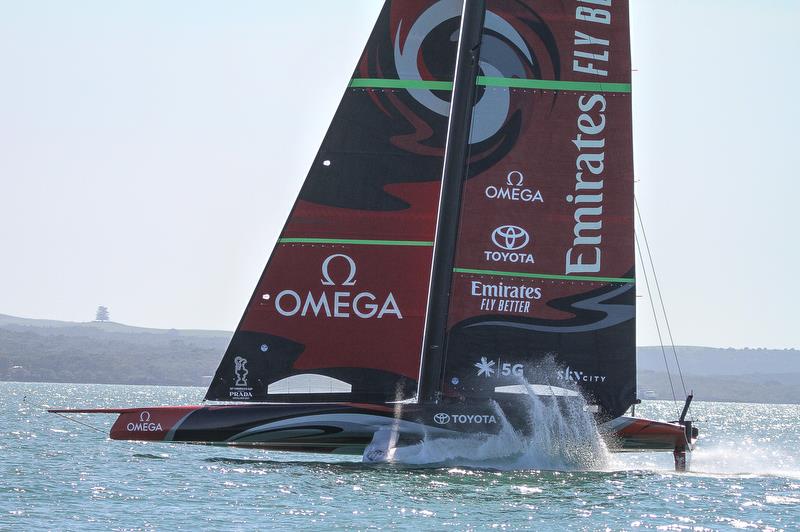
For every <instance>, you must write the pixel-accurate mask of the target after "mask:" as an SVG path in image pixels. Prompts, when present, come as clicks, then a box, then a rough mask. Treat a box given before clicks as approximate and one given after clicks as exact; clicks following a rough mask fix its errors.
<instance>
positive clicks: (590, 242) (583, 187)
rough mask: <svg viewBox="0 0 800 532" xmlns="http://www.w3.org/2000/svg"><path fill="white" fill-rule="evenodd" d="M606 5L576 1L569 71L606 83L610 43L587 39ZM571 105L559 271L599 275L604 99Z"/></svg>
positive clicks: (607, 0)
mask: <svg viewBox="0 0 800 532" xmlns="http://www.w3.org/2000/svg"><path fill="white" fill-rule="evenodd" d="M611 2H612V0H581V1H580V2H577V4H578V5H577V7H576V9H575V19H576V23H577V24H578V26H579V27H580V28H581V29H585V30H586V31H579V30H577V29H576V30H575V41H574V44H575V49H574V50H573V62H572V70H573V71H574V72H577V73H582V74H589V75H592V76H598V77H602V78H606V77H607V76H608V70H607V69H606V68H602V67H603V66H605V65H603V63H608V61H609V49H610V47H611V43H610V41H609V40H608V39H602V38H598V37H595V36H592V34H591V33H589V32H590V31H591V27H595V28H596V27H598V26H601V27H602V26H608V25H610V24H611V12H610V11H609V10H607V9H603V8H602V7H596V6H606V7H608V6H611ZM577 105H578V109H579V111H580V113H581V114H580V115H579V116H578V119H577V125H578V133H577V135H576V136H575V138H574V139H572V143H573V144H575V146H576V147H577V149H578V157H577V159H576V160H575V168H576V169H577V172H576V173H575V193H574V194H569V195H567V197H566V200H567V202H569V203H571V204H573V205H575V214H574V219H575V225H574V228H573V235H574V240H573V241H572V247H570V248H569V249H568V250H567V251H566V254H565V261H564V262H565V264H564V272H565V273H566V274H571V273H597V272H599V271H600V266H601V260H602V250H601V248H600V245H601V244H602V240H603V237H602V230H603V219H602V215H603V171H604V170H605V146H606V139H605V137H604V136H603V132H604V130H605V128H606V115H605V111H606V98H605V96H603V95H602V94H594V95H592V96H579V97H578V98H577Z"/></svg>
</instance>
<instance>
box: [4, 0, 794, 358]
mask: <svg viewBox="0 0 800 532" xmlns="http://www.w3.org/2000/svg"><path fill="white" fill-rule="evenodd" d="M381 4H382V2H381V1H380V0H346V1H337V2H332V1H330V0H296V1H294V2H283V1H280V2H279V1H277V0H273V1H264V0H258V1H235V2H222V1H216V2H210V1H198V0H185V1H177V0H175V1H164V0H158V1H144V0H136V1H115V2H109V1H107V0H94V1H89V0H71V1H68V2H66V1H63V0H52V1H42V0H25V1H19V0H0V76H2V77H0V80H2V82H0V183H1V184H2V192H1V193H0V245H2V255H0V313H5V314H14V315H20V316H27V317H35V318H52V319H63V320H75V321H88V320H91V319H92V318H93V317H94V310H95V308H96V307H97V305H100V304H102V305H106V306H108V307H109V308H110V310H111V316H112V319H113V320H115V321H120V322H124V323H128V324H134V325H142V326H152V327H176V328H214V329H228V330H231V329H233V328H234V327H235V326H236V323H237V322H238V320H239V317H240V316H241V313H242V310H243V309H244V305H245V303H246V300H247V298H248V297H249V296H250V294H251V292H252V290H253V287H254V285H255V282H256V280H257V278H258V276H259V274H260V273H261V270H262V268H263V265H264V263H265V261H266V259H267V257H268V256H269V253H270V251H271V249H272V246H273V244H274V242H275V239H276V238H277V236H278V233H279V231H280V229H281V227H282V225H283V222H284V219H285V217H286V215H287V214H288V211H289V208H290V206H291V204H292V202H293V200H294V198H295V196H296V194H297V192H298V190H299V188H300V185H301V182H302V179H303V178H304V177H305V173H306V170H307V169H308V167H309V166H310V163H311V160H312V158H313V157H314V155H315V153H316V150H317V147H318V145H319V143H320V141H321V139H322V137H323V135H324V132H325V129H326V128H327V125H328V122H329V121H330V118H331V117H332V115H333V112H334V110H335V108H336V105H337V104H338V101H339V98H340V97H341V94H342V92H343V90H344V88H345V86H346V84H347V81H348V79H349V76H350V74H351V73H352V70H353V68H354V66H355V63H356V61H357V59H358V56H359V54H360V52H361V49H362V48H363V46H364V43H365V41H366V38H367V36H368V34H369V32H370V30H371V28H372V24H373V22H374V19H375V18H376V16H377V14H378V11H379V9H380V6H381ZM798 23H800V2H797V1H795V0H785V1H777V0H772V1H769V2H765V1H762V0H750V1H744V0H739V1H737V0H716V1H711V0H691V1H690V0H670V1H669V2H655V1H651V0H632V1H631V26H632V39H633V65H634V68H635V69H636V72H634V77H633V79H634V134H635V161H636V174H637V179H639V183H638V184H637V194H638V197H639V201H640V205H641V207H642V209H643V214H644V216H645V222H646V224H647V228H648V236H649V239H650V244H651V247H652V249H653V253H654V259H655V262H656V266H657V268H658V272H659V279H660V281H661V287H662V289H663V292H664V296H665V299H666V303H667V307H668V310H669V311H670V313H669V316H670V321H671V325H672V329H673V332H674V333H675V337H676V341H677V342H678V343H681V344H695V345H711V346H765V347H781V348H782V347H800V326H799V325H798V318H797V316H798V314H797V309H796V304H797V301H798V300H799V299H800V289H798V284H797V283H798V281H797V280H796V278H797V276H798V270H800V243H798V229H800V224H798V222H797V219H798V217H800V213H799V212H798V211H799V210H800V208H799V207H800V205H798V203H797V202H798V201H799V200H800V184H798V180H800V172H798V170H797V163H796V162H795V159H797V158H798V151H800V148H798V142H800V135H798V128H800V111H798V109H799V108H800V104H798V101H800V97H798V96H797V95H796V92H797V88H798V87H800V76H798V73H797V68H796V66H793V65H796V63H797V58H796V54H797V51H798V49H799V48H800V46H799V45H798V43H797V26H798ZM643 288H644V283H643V279H640V293H643ZM639 303H640V307H639V324H640V327H639V340H638V342H639V344H642V345H644V344H653V343H655V342H656V341H657V340H656V337H655V332H654V328H653V327H652V325H651V324H652V318H651V317H650V309H649V307H648V306H647V303H648V301H647V298H646V297H643V298H640V299H639Z"/></svg>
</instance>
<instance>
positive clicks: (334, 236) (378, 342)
mask: <svg viewBox="0 0 800 532" xmlns="http://www.w3.org/2000/svg"><path fill="white" fill-rule="evenodd" d="M461 5H462V2H461V0H439V1H436V0H387V1H386V2H385V4H384V7H383V10H382V12H381V14H380V17H379V19H378V21H377V23H376V25H375V28H374V30H373V32H372V35H371V36H370V39H369V41H368V43H367V46H366V48H365V50H364V53H363V55H362V57H361V59H360V61H359V63H358V66H357V68H356V71H355V74H354V77H353V80H352V82H351V84H350V87H349V88H348V90H347V92H346V94H345V95H344V97H343V99H342V101H341V104H340V106H339V109H338V110H337V112H336V115H335V116H334V119H333V122H332V124H331V126H330V128H329V130H328V133H327V135H326V136H325V139H324V141H323V143H322V146H321V148H320V150H319V153H318V155H317V157H316V159H315V160H314V163H313V167H312V168H311V170H310V172H309V174H308V176H307V178H306V181H305V183H304V185H303V187H302V190H301V192H300V196H299V198H298V200H297V202H296V203H295V206H294V208H293V209H292V212H291V214H290V216H289V219H288V221H287V223H286V226H285V227H284V229H283V232H282V233H281V236H280V239H279V241H278V244H277V245H276V247H275V249H274V250H273V253H272V256H271V258H270V260H269V262H268V264H267V266H266V268H265V270H264V273H263V274H262V276H261V279H260V280H259V282H258V285H257V287H256V290H255V293H254V294H253V296H252V298H251V299H250V301H249V303H248V305H247V308H246V310H245V313H244V316H243V317H242V320H241V322H240V324H239V327H238V328H237V330H236V332H235V333H234V336H233V339H232V341H231V343H230V346H229V347H228V349H227V351H226V353H225V356H224V358H223V360H222V362H221V364H220V366H219V368H218V370H217V372H216V375H215V377H214V380H213V382H212V384H211V386H210V388H209V390H208V393H207V395H206V398H207V399H210V400H233V401H253V400H256V401H297V402H308V401H324V400H339V399H341V400H347V401H353V402H381V401H386V400H398V399H406V398H408V397H411V396H413V395H414V394H415V393H416V390H417V379H418V375H419V366H420V357H421V345H422V330H423V326H424V314H425V308H426V303H427V296H428V283H429V276H430V267H431V253H432V249H433V238H434V231H435V224H436V209H437V204H438V198H439V187H440V183H441V174H442V165H443V157H444V148H445V146H444V145H445V138H446V132H447V120H448V114H449V107H450V93H451V89H452V79H453V73H454V65H455V56H456V53H455V50H456V46H457V44H458V30H459V22H460V16H461Z"/></svg>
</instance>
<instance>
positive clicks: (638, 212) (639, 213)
mask: <svg viewBox="0 0 800 532" xmlns="http://www.w3.org/2000/svg"><path fill="white" fill-rule="evenodd" d="M633 204H634V205H635V206H636V215H637V216H638V217H639V227H641V229H642V238H644V246H645V249H647V259H648V260H649V261H650V268H651V269H652V270H653V280H654V281H655V284H656V293H657V294H658V300H659V302H660V303H661V312H662V313H663V314H664V323H665V324H666V326H667V334H668V335H669V343H670V346H671V347H672V355H673V356H674V357H675V365H676V366H677V368H678V376H679V377H680V378H681V387H682V388H683V396H684V397H686V395H687V393H686V383H685V382H684V381H683V370H682V369H681V361H680V360H679V359H678V350H677V349H675V341H674V340H673V339H672V329H671V328H670V326H669V317H668V316H667V307H666V306H665V305H664V298H663V297H661V286H660V285H659V283H658V274H657V273H656V265H655V263H654V262H653V256H652V255H651V254H650V244H649V243H648V242H647V231H645V230H644V221H643V220H642V211H641V210H640V209H639V202H638V201H637V199H636V196H634V197H633Z"/></svg>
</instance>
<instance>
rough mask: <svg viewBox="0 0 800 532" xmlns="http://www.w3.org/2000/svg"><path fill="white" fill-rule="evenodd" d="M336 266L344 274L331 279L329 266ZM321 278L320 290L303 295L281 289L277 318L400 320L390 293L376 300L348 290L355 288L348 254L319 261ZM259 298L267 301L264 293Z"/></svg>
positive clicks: (353, 265)
mask: <svg viewBox="0 0 800 532" xmlns="http://www.w3.org/2000/svg"><path fill="white" fill-rule="evenodd" d="M334 263H337V264H338V265H339V266H344V267H345V271H346V275H344V276H343V277H342V278H340V279H338V280H337V279H335V278H334V277H335V276H334V275H333V273H332V272H333V270H334V268H333V267H332V265H333V264H334ZM321 270H322V279H321V280H320V284H321V285H322V287H323V288H322V289H321V290H320V291H317V292H314V291H311V290H309V291H307V292H306V293H305V295H303V294H301V293H300V292H298V291H296V290H283V291H281V292H279V293H278V295H277V296H276V297H275V310H277V311H278V313H279V314H280V315H281V316H286V317H292V316H297V315H300V316H303V317H306V316H315V317H323V318H350V317H351V316H355V317H356V318H361V319H371V318H377V319H381V318H383V317H385V316H394V317H395V318H396V319H398V320H402V319H403V314H402V313H401V312H400V307H398V305H397V300H396V299H395V297H394V294H393V293H392V292H389V294H388V295H387V296H385V297H378V296H377V295H375V294H374V293H373V292H369V291H363V292H355V291H353V290H352V289H351V288H350V287H353V286H355V285H356V283H357V281H356V273H357V267H356V261H355V260H353V258H352V257H350V256H349V255H344V254H341V253H336V254H334V255H330V256H328V257H327V258H326V259H325V260H324V261H322V268H321ZM262 297H263V299H265V300H269V299H270V295H269V294H264V295H263V296H262Z"/></svg>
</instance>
